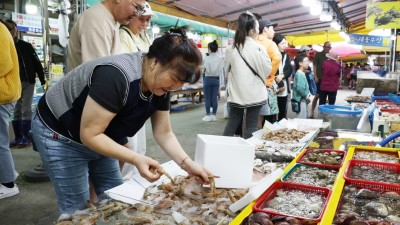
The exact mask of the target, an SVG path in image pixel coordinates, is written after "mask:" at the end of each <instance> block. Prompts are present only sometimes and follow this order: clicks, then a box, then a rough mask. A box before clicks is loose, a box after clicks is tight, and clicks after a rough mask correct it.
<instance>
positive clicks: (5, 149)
mask: <svg viewBox="0 0 400 225" xmlns="http://www.w3.org/2000/svg"><path fill="white" fill-rule="evenodd" d="M14 106H15V102H12V103H8V104H3V105H0V183H10V182H13V181H14V180H15V178H16V177H15V174H14V170H15V167H14V160H13V158H12V155H11V151H10V137H9V130H8V128H9V120H10V115H11V112H12V111H13V109H14Z"/></svg>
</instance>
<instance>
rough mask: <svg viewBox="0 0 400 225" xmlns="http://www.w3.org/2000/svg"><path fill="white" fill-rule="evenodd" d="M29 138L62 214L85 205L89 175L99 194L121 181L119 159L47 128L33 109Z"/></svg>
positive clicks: (87, 195) (87, 196) (87, 197)
mask: <svg viewBox="0 0 400 225" xmlns="http://www.w3.org/2000/svg"><path fill="white" fill-rule="evenodd" d="M32 138H33V141H34V142H35V144H36V147H37V149H38V151H39V153H40V156H41V158H42V162H43V165H44V166H45V168H46V172H47V174H48V175H49V177H50V180H51V181H52V183H53V187H54V189H55V192H56V196H57V204H58V208H59V210H60V212H61V213H62V214H72V213H73V212H74V211H75V210H79V209H83V208H86V207H87V205H86V201H87V200H89V199H90V197H89V179H90V181H91V182H92V184H93V187H94V189H95V191H96V194H97V195H98V196H99V195H101V194H102V193H104V191H106V190H108V189H110V188H113V187H116V186H118V185H120V184H122V177H121V173H120V170H119V164H118V161H117V160H115V159H112V158H110V157H106V156H103V155H101V154H99V153H97V152H95V151H92V150H90V149H89V148H87V147H85V146H84V145H81V144H79V143H76V142H74V141H72V140H70V139H68V138H66V137H64V136H62V135H60V134H57V133H55V132H53V131H51V130H50V129H48V128H47V127H46V126H45V125H44V124H43V122H42V121H41V119H40V118H39V116H38V115H37V114H36V113H35V114H34V116H33V120H32Z"/></svg>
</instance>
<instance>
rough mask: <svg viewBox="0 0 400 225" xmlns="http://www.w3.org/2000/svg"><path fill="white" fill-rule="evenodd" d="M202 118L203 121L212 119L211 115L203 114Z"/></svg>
mask: <svg viewBox="0 0 400 225" xmlns="http://www.w3.org/2000/svg"><path fill="white" fill-rule="evenodd" d="M202 120H203V121H205V122H211V121H212V117H211V116H205V117H203V119H202Z"/></svg>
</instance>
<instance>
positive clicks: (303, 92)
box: [292, 55, 310, 119]
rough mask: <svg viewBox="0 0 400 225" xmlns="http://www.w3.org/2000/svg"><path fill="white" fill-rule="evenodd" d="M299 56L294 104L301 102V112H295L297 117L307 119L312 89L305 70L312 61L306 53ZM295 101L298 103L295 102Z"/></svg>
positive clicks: (293, 97)
mask: <svg viewBox="0 0 400 225" xmlns="http://www.w3.org/2000/svg"><path fill="white" fill-rule="evenodd" d="M297 57H298V59H297V61H296V62H295V63H296V64H295V68H296V73H295V74H294V82H293V96H292V104H296V103H299V104H300V112H295V113H296V116H297V118H302V119H306V118H307V115H308V109H307V105H308V103H310V98H309V95H310V90H309V87H308V82H307V78H306V74H305V71H306V70H307V69H308V67H309V64H310V61H309V59H308V58H307V57H306V56H305V55H299V56H297ZM293 101H295V102H296V103H293ZM292 108H293V107H292Z"/></svg>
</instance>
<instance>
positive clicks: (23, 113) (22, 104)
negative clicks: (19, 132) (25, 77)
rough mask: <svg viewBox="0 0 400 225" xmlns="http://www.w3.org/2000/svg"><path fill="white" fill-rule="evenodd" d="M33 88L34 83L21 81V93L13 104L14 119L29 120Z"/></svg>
mask: <svg viewBox="0 0 400 225" xmlns="http://www.w3.org/2000/svg"><path fill="white" fill-rule="evenodd" d="M34 90H35V84H30V83H28V82H26V81H23V82H22V94H21V98H20V99H18V101H17V104H15V109H14V120H31V118H32V99H33V92H34Z"/></svg>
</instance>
